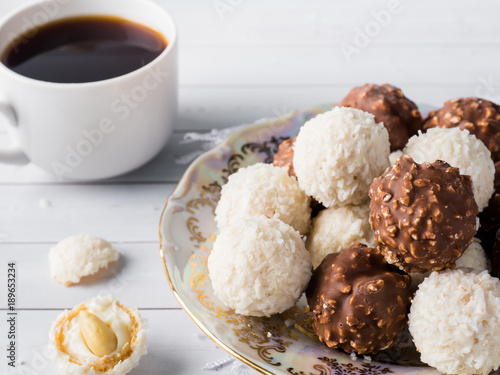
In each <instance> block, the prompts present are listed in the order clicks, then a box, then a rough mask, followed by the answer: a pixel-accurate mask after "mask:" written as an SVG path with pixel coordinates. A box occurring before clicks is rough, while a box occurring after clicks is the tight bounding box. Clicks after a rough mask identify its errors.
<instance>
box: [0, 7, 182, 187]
mask: <svg viewBox="0 0 500 375" xmlns="http://www.w3.org/2000/svg"><path fill="white" fill-rule="evenodd" d="M79 15H113V16H118V17H122V18H125V19H128V20H131V21H134V22H137V23H140V24H143V25H146V26H148V27H150V28H152V29H154V30H156V31H158V32H160V33H161V34H162V35H164V36H165V38H166V39H167V41H168V46H167V48H166V49H165V50H164V51H163V52H162V53H161V54H160V55H159V56H158V57H157V58H156V59H155V60H153V61H152V62H150V63H149V64H147V65H145V66H143V67H142V68H140V69H138V70H135V71H133V72H131V73H128V74H125V75H122V76H119V77H116V78H112V79H107V80H102V81H97V82H88V83H72V84H68V83H52V82H45V81H39V80H35V79H31V78H27V77H24V76H22V75H20V74H18V73H15V72H14V71H12V70H10V69H9V68H7V67H6V66H5V65H4V64H1V63H0V117H3V119H0V120H5V121H7V123H8V124H9V126H8V128H9V130H10V131H9V133H11V136H12V139H13V141H14V146H13V147H12V148H10V149H3V150H2V149H0V162H7V163H20V162H26V161H30V162H32V163H33V164H35V165H37V166H39V167H41V168H43V169H45V170H47V171H50V172H52V173H55V174H56V175H57V176H59V177H60V178H69V179H79V180H94V179H102V178H108V177H112V176H116V175H119V174H123V173H126V172H128V171H131V170H133V169H135V168H137V167H139V166H141V165H143V164H144V163H146V162H147V161H149V160H150V159H152V158H153V157H154V156H155V155H156V154H157V153H158V152H159V151H160V150H161V149H162V148H163V147H164V145H165V143H166V141H167V139H168V137H169V135H170V133H171V131H172V129H173V126H174V121H175V117H176V112H177V31H176V27H175V24H174V22H173V21H172V19H171V17H170V16H169V15H168V13H166V12H165V11H164V10H163V9H162V8H161V7H159V6H158V5H156V4H154V3H152V2H150V1H148V0H50V1H44V2H40V3H36V4H33V5H29V6H27V7H25V8H22V9H20V10H17V11H14V12H12V13H11V14H9V15H7V16H6V17H5V18H4V20H3V21H2V22H0V51H1V52H3V51H5V50H6V48H7V47H8V46H9V43H11V42H12V40H13V38H15V37H18V36H19V35H21V34H23V33H24V32H25V31H27V30H29V29H33V30H35V32H36V28H37V27H39V26H40V25H42V24H45V23H47V22H50V21H53V20H58V19H61V18H67V17H72V16H79ZM1 115H3V116H1Z"/></svg>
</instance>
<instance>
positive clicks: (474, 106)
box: [424, 98, 500, 161]
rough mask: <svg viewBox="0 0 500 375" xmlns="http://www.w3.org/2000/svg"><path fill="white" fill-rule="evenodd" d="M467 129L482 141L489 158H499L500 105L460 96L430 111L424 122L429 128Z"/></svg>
mask: <svg viewBox="0 0 500 375" xmlns="http://www.w3.org/2000/svg"><path fill="white" fill-rule="evenodd" d="M436 127H439V128H460V129H462V130H463V129H467V130H468V131H469V132H470V133H471V134H474V135H475V136H476V137H477V138H478V139H480V140H481V141H483V143H484V144H485V145H486V147H487V148H488V150H490V151H491V158H492V159H493V160H494V161H499V160H500V106H498V105H497V104H495V103H493V102H490V101H489V100H486V99H479V98H460V99H454V100H448V101H446V102H445V103H444V105H443V107H442V108H441V109H439V110H437V111H431V112H430V113H429V116H428V117H427V119H426V120H425V122H424V129H425V130H427V129H430V128H436Z"/></svg>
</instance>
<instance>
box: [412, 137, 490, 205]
mask: <svg viewBox="0 0 500 375" xmlns="http://www.w3.org/2000/svg"><path fill="white" fill-rule="evenodd" d="M403 153H404V154H407V155H410V156H411V157H412V158H413V160H415V161H416V162H417V163H423V162H424V161H427V162H429V163H432V162H434V161H436V160H443V161H445V162H447V163H448V164H450V165H451V166H452V167H455V168H458V169H459V170H460V173H461V174H463V175H468V176H471V178H472V182H473V184H474V197H475V199H476V203H477V205H478V206H479V212H481V211H482V210H483V209H484V208H485V207H486V206H487V205H488V201H489V199H490V197H491V195H492V194H493V191H494V185H493V184H494V180H495V166H494V164H493V160H491V153H490V151H489V150H488V149H487V148H486V146H485V145H484V143H483V142H481V141H480V140H479V139H477V138H476V137H475V136H474V135H472V134H470V133H469V132H468V131H467V130H460V129H458V128H452V129H444V128H443V129H442V128H433V129H429V130H428V131H427V133H419V134H418V135H416V136H414V137H411V138H410V140H409V141H408V144H407V145H406V147H405V148H404V150H403Z"/></svg>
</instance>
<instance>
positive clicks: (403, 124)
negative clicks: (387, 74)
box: [340, 83, 423, 151]
mask: <svg viewBox="0 0 500 375" xmlns="http://www.w3.org/2000/svg"><path fill="white" fill-rule="evenodd" d="M340 106H341V107H352V108H357V109H361V110H363V111H366V112H368V113H371V114H372V115H374V116H375V121H376V122H383V123H384V126H385V127H386V129H387V131H388V132H389V141H390V142H391V151H394V150H400V149H402V148H403V147H404V146H405V145H406V142H408V139H409V138H410V137H411V136H412V135H414V134H417V132H418V131H419V130H420V129H421V128H422V123H423V119H422V115H421V114H420V112H419V110H418V108H417V106H416V104H415V103H413V102H412V101H411V100H410V99H408V98H407V97H406V96H404V94H403V92H402V91H401V90H400V89H398V88H397V87H394V86H392V85H389V84H387V83H383V84H382V85H375V84H373V83H367V84H365V85H363V86H360V87H355V88H353V89H352V90H351V91H350V92H349V94H347V96H346V97H345V98H344V99H342V101H341V102H340Z"/></svg>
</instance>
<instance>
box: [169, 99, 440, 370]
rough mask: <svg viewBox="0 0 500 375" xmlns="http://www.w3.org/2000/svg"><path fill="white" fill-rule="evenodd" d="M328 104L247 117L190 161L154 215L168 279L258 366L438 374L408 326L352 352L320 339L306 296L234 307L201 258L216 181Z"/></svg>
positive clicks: (189, 307) (192, 310) (209, 329)
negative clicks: (267, 308)
mask: <svg viewBox="0 0 500 375" xmlns="http://www.w3.org/2000/svg"><path fill="white" fill-rule="evenodd" d="M331 107H332V106H330V105H325V106H318V107H314V108H311V109H309V110H306V111H302V112H295V113H291V114H289V115H287V116H283V117H281V118H277V119H275V120H273V121H267V122H261V123H258V124H255V125H251V126H249V127H247V128H245V129H243V130H241V131H239V132H236V133H234V134H233V135H232V136H230V137H229V138H228V139H227V141H226V142H225V143H224V144H223V145H221V146H219V147H217V148H215V149H213V150H212V151H210V152H207V153H205V154H203V155H202V156H200V157H199V158H198V159H196V160H195V161H194V162H193V163H192V164H191V166H190V167H189V168H188V169H187V171H186V172H185V174H184V176H183V177H182V179H181V181H180V182H179V185H178V186H177V188H176V189H175V190H174V192H173V193H172V195H171V196H170V198H169V199H168V201H167V205H166V207H165V210H164V212H163V215H162V218H161V223H160V241H161V249H160V253H161V257H162V260H163V263H164V266H165V271H166V273H167V278H168V281H169V283H170V287H171V288H172V291H173V293H174V295H175V296H176V298H177V299H178V301H179V303H180V304H181V305H182V307H183V308H184V310H186V312H187V313H188V314H189V316H190V317H191V318H192V319H193V320H194V321H195V322H196V324H197V325H198V326H199V327H200V328H201V329H202V330H203V331H204V332H205V333H206V334H207V335H208V336H209V337H210V338H211V339H212V340H214V341H215V342H216V343H217V344H219V345H220V346H221V347H222V348H224V349H225V350H226V351H228V352H229V353H231V354H232V355H234V356H235V357H236V358H238V359H240V360H241V361H243V362H245V363H246V364H248V365H249V366H251V367H252V368H254V369H256V370H258V371H260V372H262V373H264V374H292V375H299V374H300V375H329V374H363V375H379V374H387V373H393V374H406V375H408V374H416V373H418V374H419V375H421V374H437V373H438V372H437V371H436V370H434V369H431V368H429V367H425V366H422V364H421V363H420V362H419V361H418V355H416V352H415V349H414V348H413V347H412V344H411V340H409V334H408V332H406V333H403V334H402V338H401V340H400V344H398V345H397V346H396V347H395V348H393V349H391V350H386V351H384V352H382V353H380V354H378V355H377V356H375V357H373V358H366V357H362V358H354V357H351V356H349V355H348V354H345V353H343V352H341V351H337V350H334V349H330V348H328V347H326V346H325V345H324V344H322V343H321V342H319V340H318V339H317V338H316V336H315V335H314V333H313V331H312V328H311V320H310V315H309V312H308V308H307V304H306V303H305V298H302V299H301V300H300V301H299V303H298V304H297V305H296V306H295V307H294V308H292V309H290V310H288V311H286V312H285V313H283V314H279V315H275V316H272V317H271V318H254V317H245V316H241V315H239V314H236V313H235V312H234V311H232V310H230V309H228V308H227V307H225V306H224V305H223V304H222V303H221V302H220V301H219V300H218V299H217V297H215V295H214V293H213V290H212V286H211V282H210V277H209V274H208V268H207V258H208V255H209V254H210V250H211V248H212V245H213V243H214V240H215V238H216V235H217V228H216V225H215V220H214V210H215V207H216V205H217V202H218V200H219V194H220V189H221V186H222V185H223V184H224V183H226V182H227V178H228V177H229V175H231V174H232V173H234V172H236V171H237V170H238V168H241V167H246V166H248V165H252V164H255V163H258V162H265V163H270V162H272V160H273V157H274V154H275V153H276V151H277V149H278V146H279V144H280V143H281V142H282V141H283V140H285V139H288V138H291V137H295V136H296V135H297V133H298V131H299V128H300V127H301V126H302V125H303V124H304V122H306V121H307V120H308V119H310V118H312V117H314V116H316V115H317V114H319V113H322V112H324V111H326V110H329V109H331ZM424 112H425V108H424Z"/></svg>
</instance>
